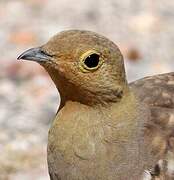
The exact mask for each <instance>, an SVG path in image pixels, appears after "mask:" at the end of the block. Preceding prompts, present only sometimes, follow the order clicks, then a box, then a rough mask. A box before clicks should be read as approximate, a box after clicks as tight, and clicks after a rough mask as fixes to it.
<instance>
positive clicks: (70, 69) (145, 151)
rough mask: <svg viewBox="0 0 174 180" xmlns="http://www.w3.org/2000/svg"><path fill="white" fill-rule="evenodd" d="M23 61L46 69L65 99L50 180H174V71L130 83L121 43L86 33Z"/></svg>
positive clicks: (51, 141)
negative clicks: (118, 44)
mask: <svg viewBox="0 0 174 180" xmlns="http://www.w3.org/2000/svg"><path fill="white" fill-rule="evenodd" d="M18 59H25V60H30V61H36V62H38V63H39V64H40V65H41V66H43V67H44V68H45V69H46V71H47V72H48V74H49V75H50V77H51V79H52V80H53V81H54V83H55V85H56V87H57V89H58V91H59V93H60V96H61V104H60V107H59V109H58V113H57V114H56V117H55V119H54V121H53V123H52V126H51V128H50V130H49V137H48V168H49V174H50V178H51V180H141V179H144V180H150V179H161V180H162V179H174V154H173V152H174V151H173V148H174V73H169V74H163V75H157V76H152V77H147V78H144V79H141V80H138V81H136V82H133V83H131V84H128V83H127V80H126V75H125V69H124V62H123V56H122V54H121V52H120V50H119V49H118V47H117V46H116V45H115V44H114V43H113V42H112V41H110V40H109V39H107V38H105V37H103V36H101V35H99V34H97V33H94V32H90V31H80V30H69V31H64V32H61V33H59V34H57V35H56V36H54V37H53V38H51V40H49V41H48V43H46V44H45V45H43V46H40V47H37V48H32V49H29V50H27V51H25V52H24V53H22V54H21V55H20V56H19V57H18Z"/></svg>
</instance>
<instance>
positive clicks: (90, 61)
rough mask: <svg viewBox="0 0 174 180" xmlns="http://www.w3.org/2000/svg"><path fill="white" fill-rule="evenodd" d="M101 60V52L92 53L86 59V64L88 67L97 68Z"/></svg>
mask: <svg viewBox="0 0 174 180" xmlns="http://www.w3.org/2000/svg"><path fill="white" fill-rule="evenodd" d="M99 61H100V56H99V54H90V55H89V56H88V57H86V59H85V60H84V64H85V65H86V66H87V67H88V68H95V67H97V66H98V64H99Z"/></svg>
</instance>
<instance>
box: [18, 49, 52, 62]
mask: <svg viewBox="0 0 174 180" xmlns="http://www.w3.org/2000/svg"><path fill="white" fill-rule="evenodd" d="M50 58H51V56H50V55H49V54H47V53H45V52H44V51H43V50H41V48H40V47H39V48H32V49H29V50H27V51H25V52H23V53H22V54H21V55H20V56H19V57H18V58H17V59H23V60H29V61H36V62H46V61H49V60H50Z"/></svg>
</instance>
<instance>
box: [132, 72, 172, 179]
mask: <svg viewBox="0 0 174 180" xmlns="http://www.w3.org/2000/svg"><path fill="white" fill-rule="evenodd" d="M130 87H131V89H132V90H133V91H134V92H135V94H136V96H137V97H138V99H139V101H141V102H142V103H144V104H145V106H146V107H147V108H148V110H149V118H148V123H147V124H146V130H145V133H146V138H148V139H149V140H150V141H151V143H152V147H153V148H152V151H153V152H152V153H153V154H154V155H157V156H158V157H159V162H158V163H159V166H160V167H159V168H157V170H158V172H156V173H157V174H160V171H159V169H163V171H165V172H163V173H166V174H169V175H170V176H172V178H174V176H173V173H174V158H173V156H174V155H173V152H174V73H167V74H161V75H156V76H151V77H146V78H143V79H140V80H137V81H135V82H133V83H130ZM166 174H165V175H164V176H165V179H167V178H168V177H166Z"/></svg>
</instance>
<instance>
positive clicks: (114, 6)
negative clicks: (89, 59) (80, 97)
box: [0, 0, 174, 180]
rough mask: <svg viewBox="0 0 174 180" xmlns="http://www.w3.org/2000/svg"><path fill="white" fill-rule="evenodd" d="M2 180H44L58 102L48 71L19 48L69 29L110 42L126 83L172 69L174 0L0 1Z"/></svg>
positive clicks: (0, 149) (0, 142) (37, 42)
mask: <svg viewBox="0 0 174 180" xmlns="http://www.w3.org/2000/svg"><path fill="white" fill-rule="evenodd" d="M0 19H1V20H0V54H1V57H0V154H1V156H0V180H31V179H33V180H48V179H49V178H48V173H47V164H46V143H47V133H48V128H49V126H50V123H51V121H52V119H53V117H54V115H55V113H56V110H57V106H58V104H59V97H58V93H57V91H56V89H55V87H54V85H53V83H52V82H51V80H50V78H49V77H48V75H47V73H46V72H45V71H44V70H43V69H42V67H40V66H39V65H38V64H36V63H33V62H19V61H17V60H16V58H17V56H18V55H19V54H20V53H21V52H23V51H24V50H26V49H28V48H31V47H33V46H39V45H41V44H43V43H45V42H46V41H47V40H48V39H49V38H50V37H51V36H52V35H54V34H55V33H57V32H60V31H62V30H67V29H86V30H92V31H96V32H98V33H101V34H103V35H105V36H107V37H108V38H110V39H111V40H113V41H114V42H115V43H116V44H117V45H118V46H119V47H120V49H121V51H122V52H123V55H124V58H125V64H126V72H127V75H128V79H129V81H132V80H135V79H138V78H142V77H144V76H147V75H153V74H157V73H164V72H170V71H174V62H173V59H174V50H173V47H174V1H166V0H121V1H116V0H107V1H106V0H86V1H80V0H57V1H56V0H0Z"/></svg>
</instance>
